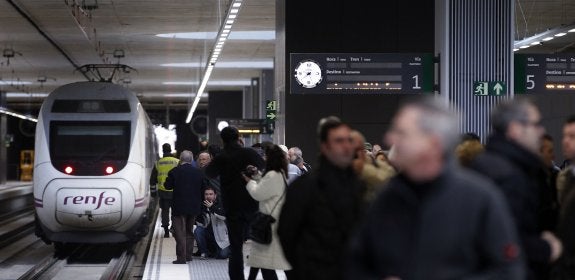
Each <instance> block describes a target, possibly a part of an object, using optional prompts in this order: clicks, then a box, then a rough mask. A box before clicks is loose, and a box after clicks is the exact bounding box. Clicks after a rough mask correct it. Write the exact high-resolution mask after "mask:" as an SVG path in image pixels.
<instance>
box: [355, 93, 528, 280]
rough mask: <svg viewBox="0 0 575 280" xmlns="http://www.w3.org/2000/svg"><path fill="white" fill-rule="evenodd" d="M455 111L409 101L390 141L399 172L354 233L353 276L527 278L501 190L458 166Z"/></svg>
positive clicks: (362, 277)
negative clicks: (454, 152) (456, 161)
mask: <svg viewBox="0 0 575 280" xmlns="http://www.w3.org/2000/svg"><path fill="white" fill-rule="evenodd" d="M455 127H457V116H456V115H455V114H454V113H452V112H450V111H449V110H448V109H447V108H446V107H445V106H443V104H441V103H437V101H432V100H421V101H417V102H414V103H410V104H408V105H405V106H404V107H403V108H402V109H400V111H399V113H398V114H397V116H396V117H395V119H394V120H393V127H392V129H391V131H390V132H389V133H388V134H387V141H388V142H389V144H390V145H394V148H395V153H396V155H395V162H394V164H395V165H396V166H397V167H398V168H399V169H400V170H401V173H400V174H399V175H398V176H396V177H395V178H393V179H391V181H390V183H389V184H388V186H387V187H386V188H385V189H384V190H383V192H382V193H381V194H380V196H378V198H377V199H376V201H375V202H374V204H373V206H372V208H371V209H370V211H369V213H368V214H367V218H366V220H364V223H363V225H362V227H361V230H360V232H359V233H358V234H357V235H356V236H354V239H353V242H352V244H351V246H352V249H351V253H350V255H349V256H348V259H349V262H348V263H349V265H348V266H346V267H347V268H348V271H347V274H346V276H347V278H348V279H401V280H410V279H426V280H433V279H510V280H514V279H517V280H523V279H524V264H523V262H522V261H523V260H522V259H521V256H520V250H519V245H518V241H517V236H516V232H515V228H514V226H513V221H512V219H511V214H510V212H509V209H508V207H507V205H506V203H505V200H504V198H503V195H502V194H501V193H500V192H499V191H498V190H497V189H496V188H495V187H494V186H493V185H492V183H490V182H489V181H488V180H486V179H485V178H483V177H480V176H478V175H477V174H475V173H472V172H469V171H465V170H463V169H462V168H458V167H457V166H456V163H455V158H454V155H453V148H454V147H455V145H456V144H457V142H458V133H457V130H456V129H454V128H455Z"/></svg>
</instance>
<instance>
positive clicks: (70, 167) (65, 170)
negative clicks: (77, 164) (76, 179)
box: [64, 166, 74, 174]
mask: <svg viewBox="0 0 575 280" xmlns="http://www.w3.org/2000/svg"><path fill="white" fill-rule="evenodd" d="M64 172H66V174H72V172H74V168H72V166H66V168H64Z"/></svg>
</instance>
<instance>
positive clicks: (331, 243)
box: [278, 117, 364, 280]
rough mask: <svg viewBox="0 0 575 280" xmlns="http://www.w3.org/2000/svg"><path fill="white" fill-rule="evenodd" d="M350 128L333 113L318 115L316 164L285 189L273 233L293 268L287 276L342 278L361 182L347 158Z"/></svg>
mask: <svg viewBox="0 0 575 280" xmlns="http://www.w3.org/2000/svg"><path fill="white" fill-rule="evenodd" d="M350 134H351V129H350V127H349V126H348V125H346V124H345V123H343V122H341V121H340V120H339V119H338V118H336V117H327V118H324V119H322V120H320V123H319V126H318V138H319V141H320V150H321V156H320V160H319V166H318V167H317V168H314V169H313V170H312V171H311V172H310V173H307V174H305V175H303V176H301V177H299V178H298V179H296V180H295V181H294V182H293V183H292V184H291V185H290V186H289V188H288V189H287V193H286V200H285V204H284V206H283V208H282V212H281V215H280V218H279V225H278V234H279V237H280V241H281V244H282V248H283V250H284V253H285V256H286V258H287V260H288V261H289V262H290V264H291V265H292V268H293V269H292V271H290V272H287V276H288V279H290V280H292V279H316V280H317V279H330V280H337V279H342V278H343V268H344V263H343V260H344V257H345V255H346V254H347V251H346V247H347V242H348V241H349V238H350V236H351V233H352V231H353V230H354V228H355V225H356V224H357V222H358V220H359V219H360V216H361V214H360V208H361V198H362V194H363V190H364V186H363V185H362V184H361V183H360V181H359V179H358V178H357V177H356V175H355V173H354V171H353V169H352V168H351V163H352V161H353V157H354V147H353V144H352V139H351V135H350Z"/></svg>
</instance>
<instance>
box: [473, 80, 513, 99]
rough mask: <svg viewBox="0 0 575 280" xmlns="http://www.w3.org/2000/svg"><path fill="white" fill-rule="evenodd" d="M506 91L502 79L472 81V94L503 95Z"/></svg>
mask: <svg viewBox="0 0 575 280" xmlns="http://www.w3.org/2000/svg"><path fill="white" fill-rule="evenodd" d="M505 92H507V85H506V84H505V82H502V81H474V82H473V94H474V95H484V96H488V95H495V96H500V95H505Z"/></svg>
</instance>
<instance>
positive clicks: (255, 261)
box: [244, 145, 291, 280]
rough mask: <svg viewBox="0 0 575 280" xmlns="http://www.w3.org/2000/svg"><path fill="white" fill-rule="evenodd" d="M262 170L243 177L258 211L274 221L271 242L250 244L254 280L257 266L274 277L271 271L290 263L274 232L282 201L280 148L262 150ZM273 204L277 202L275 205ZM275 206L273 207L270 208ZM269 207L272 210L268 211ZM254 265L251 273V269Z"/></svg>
mask: <svg viewBox="0 0 575 280" xmlns="http://www.w3.org/2000/svg"><path fill="white" fill-rule="evenodd" d="M265 154H266V173H265V174H264V176H263V177H262V178H261V179H260V180H259V181H256V180H254V179H252V178H249V177H245V176H244V177H245V179H246V181H247V182H248V183H247V185H246V188H247V190H248V192H249V193H250V195H251V196H252V197H253V198H254V199H255V200H257V201H259V211H260V212H262V213H264V214H270V215H272V216H273V217H274V218H275V219H276V222H275V223H273V224H272V241H271V243H270V244H260V243H256V242H252V243H251V248H250V253H249V257H248V260H247V265H248V266H251V267H252V271H250V278H249V279H248V280H251V279H252V277H253V279H255V277H256V275H257V269H258V268H259V269H261V270H262V276H263V278H264V279H265V280H275V279H278V278H277V275H276V273H275V271H274V270H276V269H277V270H290V269H291V266H290V264H289V263H288V261H287V260H286V258H285V256H284V252H283V249H282V247H281V244H280V240H279V237H278V234H277V227H278V222H277V220H279V216H280V213H281V209H282V206H283V204H284V201H285V191H286V189H285V188H286V178H285V174H286V173H287V165H288V162H287V158H286V157H285V155H284V152H283V151H282V150H281V148H280V147H278V146H277V145H274V146H272V147H269V148H268V149H267V150H266V151H265ZM276 204H277V205H276ZM274 207H275V208H274ZM272 209H273V212H272ZM254 268H255V273H253V272H254Z"/></svg>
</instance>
